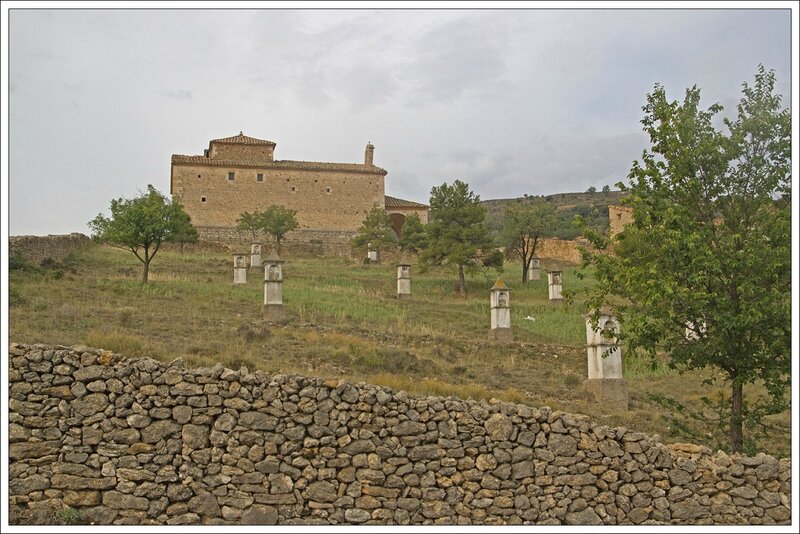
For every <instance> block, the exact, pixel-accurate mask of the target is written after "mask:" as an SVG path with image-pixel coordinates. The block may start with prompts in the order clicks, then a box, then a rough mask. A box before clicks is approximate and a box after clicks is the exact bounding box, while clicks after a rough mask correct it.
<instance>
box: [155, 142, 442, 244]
mask: <svg viewBox="0 0 800 534" xmlns="http://www.w3.org/2000/svg"><path fill="white" fill-rule="evenodd" d="M374 151H375V147H373V146H372V145H371V144H367V148H366V151H365V154H364V163H322V162H316V161H287V160H276V159H275V158H274V152H275V143H273V142H272V141H267V140H264V139H256V138H254V137H248V136H246V135H244V134H242V132H239V135H235V136H233V137H226V138H223V139H213V140H212V141H211V142H209V144H208V149H207V150H205V153H204V154H203V155H202V156H184V155H177V154H175V155H173V156H172V169H171V175H170V193H171V194H172V195H173V197H175V198H177V199H179V200H180V201H181V203H182V204H183V206H184V208H185V209H186V212H187V213H188V214H189V215H190V216H191V217H192V223H193V224H194V225H195V227H197V229H198V232H199V233H200V236H201V239H204V240H208V241H221V242H238V241H241V240H243V239H245V238H246V234H244V233H242V232H240V231H237V230H235V227H236V220H237V219H238V218H239V215H240V214H241V213H242V212H245V211H249V212H253V211H261V210H264V209H266V208H268V207H269V206H271V205H273V204H276V205H282V206H285V207H287V208H291V209H294V210H297V221H298V223H299V228H298V230H297V231H295V232H292V233H291V234H290V235H289V236H287V243H291V242H292V241H295V242H307V243H308V242H312V243H320V242H324V243H327V244H333V245H345V244H346V243H347V241H349V239H350V238H351V237H352V236H353V235H354V234H355V232H356V231H357V230H358V228H359V226H361V223H362V222H363V220H364V217H365V216H366V214H367V213H368V212H369V211H370V210H371V209H372V208H373V207H375V206H383V207H384V208H385V209H386V211H387V213H388V214H389V216H390V218H391V219H392V225H393V227H394V229H395V232H397V233H398V234H399V233H400V231H401V227H402V225H403V222H404V221H405V217H406V216H407V215H410V214H411V213H418V214H419V216H420V218H421V219H422V221H423V222H427V221H428V207H427V206H426V205H424V204H419V203H416V202H411V201H408V200H402V199H398V198H394V197H388V196H386V195H385V193H384V191H385V185H384V179H385V177H386V174H387V171H386V170H384V169H382V168H380V167H377V166H376V165H375V164H374V163H373V155H374Z"/></svg>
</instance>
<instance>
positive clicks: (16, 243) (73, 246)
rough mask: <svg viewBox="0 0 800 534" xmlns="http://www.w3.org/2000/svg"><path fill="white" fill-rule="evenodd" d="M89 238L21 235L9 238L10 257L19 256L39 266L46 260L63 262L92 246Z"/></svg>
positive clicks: (75, 235) (78, 235)
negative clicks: (76, 252)
mask: <svg viewBox="0 0 800 534" xmlns="http://www.w3.org/2000/svg"><path fill="white" fill-rule="evenodd" d="M91 242H92V240H91V239H89V237H87V236H85V235H83V234H80V233H72V234H69V235H47V236H36V235H21V236H10V237H9V238H8V255H9V256H19V257H22V258H24V259H25V260H27V261H29V262H31V263H33V264H35V265H39V264H41V262H42V260H44V259H45V258H50V259H52V260H55V261H61V260H63V259H64V258H66V257H67V256H69V255H70V254H72V253H73V252H75V251H77V250H80V249H82V248H84V247H86V246H89V245H90V244H91Z"/></svg>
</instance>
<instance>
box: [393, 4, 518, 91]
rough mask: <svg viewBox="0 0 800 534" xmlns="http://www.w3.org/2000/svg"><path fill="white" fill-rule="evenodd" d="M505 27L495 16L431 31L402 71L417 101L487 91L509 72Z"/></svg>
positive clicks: (473, 17) (475, 18)
mask: <svg viewBox="0 0 800 534" xmlns="http://www.w3.org/2000/svg"><path fill="white" fill-rule="evenodd" d="M504 35H505V34H504V31H503V24H502V22H501V21H498V20H497V19H495V17H493V16H487V17H475V16H471V17H464V18H461V19H458V20H454V21H449V22H446V23H444V24H441V25H434V26H433V27H432V28H430V29H429V30H427V32H426V33H424V34H423V35H422V36H421V37H420V38H419V40H418V41H417V43H416V46H415V47H414V53H413V54H412V55H411V57H410V58H409V59H408V63H407V64H406V65H405V66H404V68H401V69H400V71H401V73H402V74H403V75H404V78H405V80H406V81H408V82H410V83H411V84H412V88H411V90H410V91H409V93H408V95H407V97H408V98H409V99H411V100H412V101H413V100H421V101H423V102H424V101H426V100H445V101H452V100H456V99H458V98H460V97H461V96H463V95H465V94H469V93H470V92H471V91H473V90H476V89H482V90H485V89H486V86H487V85H488V84H491V83H492V82H494V81H495V80H497V79H498V78H500V77H501V76H502V75H503V74H504V73H505V71H506V68H505V63H504V61H503V57H502V45H503V41H504Z"/></svg>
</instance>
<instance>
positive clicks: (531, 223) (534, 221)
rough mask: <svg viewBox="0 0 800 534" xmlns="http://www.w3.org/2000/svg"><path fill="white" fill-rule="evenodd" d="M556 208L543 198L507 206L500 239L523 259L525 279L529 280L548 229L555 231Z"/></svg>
mask: <svg viewBox="0 0 800 534" xmlns="http://www.w3.org/2000/svg"><path fill="white" fill-rule="evenodd" d="M555 221H556V209H555V207H554V206H553V205H552V204H550V203H549V202H547V201H545V200H544V199H536V200H535V201H533V202H525V203H517V204H512V205H510V206H509V207H507V208H506V210H505V221H504V223H505V224H504V225H503V230H502V233H501V240H502V243H503V246H505V248H506V252H507V253H508V252H510V253H512V254H513V255H515V256H518V257H519V258H520V260H521V261H522V283H523V284H527V283H528V267H529V266H530V263H531V259H532V258H533V257H534V256H535V255H536V247H537V246H538V245H539V242H540V241H541V239H542V238H543V237H544V236H545V234H546V233H548V232H550V231H552V229H553V225H554V223H555Z"/></svg>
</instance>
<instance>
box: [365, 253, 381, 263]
mask: <svg viewBox="0 0 800 534" xmlns="http://www.w3.org/2000/svg"><path fill="white" fill-rule="evenodd" d="M367 260H368V261H369V262H370V263H380V262H381V255H380V253H379V252H378V251H377V250H368V251H367Z"/></svg>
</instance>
